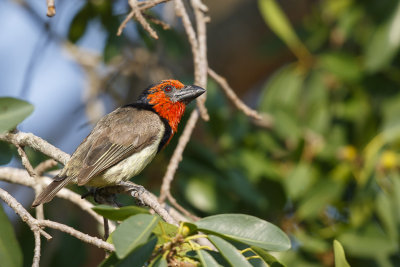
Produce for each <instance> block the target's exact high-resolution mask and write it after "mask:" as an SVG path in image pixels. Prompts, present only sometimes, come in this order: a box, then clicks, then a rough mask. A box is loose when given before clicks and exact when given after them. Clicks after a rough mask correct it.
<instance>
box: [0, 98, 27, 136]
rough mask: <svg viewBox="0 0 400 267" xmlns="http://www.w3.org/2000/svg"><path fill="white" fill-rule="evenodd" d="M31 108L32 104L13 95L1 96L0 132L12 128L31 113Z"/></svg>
mask: <svg viewBox="0 0 400 267" xmlns="http://www.w3.org/2000/svg"><path fill="white" fill-rule="evenodd" d="M33 109H34V108H33V105H31V104H30V103H28V102H26V101H23V100H20V99H17V98H13V97H1V98H0V133H4V132H7V131H9V130H12V129H14V128H15V127H16V126H17V125H18V124H19V123H20V122H22V121H23V120H24V119H25V118H26V117H28V116H29V115H30V114H31V113H32V111H33Z"/></svg>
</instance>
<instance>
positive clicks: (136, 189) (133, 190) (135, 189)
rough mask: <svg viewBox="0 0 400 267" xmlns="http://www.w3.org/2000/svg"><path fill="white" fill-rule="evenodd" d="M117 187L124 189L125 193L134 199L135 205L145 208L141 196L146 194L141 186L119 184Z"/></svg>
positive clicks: (127, 183)
mask: <svg viewBox="0 0 400 267" xmlns="http://www.w3.org/2000/svg"><path fill="white" fill-rule="evenodd" d="M118 185H119V186H122V187H124V188H125V192H128V193H129V194H130V195H131V196H132V197H133V198H135V199H136V204H137V205H138V206H146V203H145V202H144V201H143V198H142V195H143V194H144V193H145V192H146V189H145V188H144V187H143V186H141V185H137V184H134V183H131V182H120V183H119V184H118Z"/></svg>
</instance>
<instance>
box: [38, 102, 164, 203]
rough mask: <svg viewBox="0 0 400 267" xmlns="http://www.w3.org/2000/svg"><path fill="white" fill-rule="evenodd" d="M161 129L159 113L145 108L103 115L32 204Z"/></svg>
mask: <svg viewBox="0 0 400 267" xmlns="http://www.w3.org/2000/svg"><path fill="white" fill-rule="evenodd" d="M112 114H114V115H117V116H111V115H112ZM164 129H165V128H164V125H163V123H162V121H161V120H160V118H159V117H158V115H157V114H155V113H153V112H151V111H147V110H139V109H136V108H134V107H125V108H119V109H117V110H115V111H114V112H112V113H110V114H108V115H106V116H105V117H103V118H102V119H101V120H100V121H99V122H98V123H97V124H96V126H95V128H94V129H93V131H92V132H91V133H90V134H89V135H88V136H87V137H86V138H85V140H83V141H82V143H81V144H80V145H79V147H78V148H77V149H76V150H75V152H74V154H73V155H72V156H71V159H70V160H69V161H68V163H67V165H66V166H65V167H64V169H63V170H62V171H61V172H60V174H59V175H57V176H56V177H54V180H53V182H52V183H51V184H49V185H48V186H47V187H46V188H45V189H44V190H43V191H42V193H41V194H40V195H39V196H38V197H37V198H36V199H35V201H34V202H33V204H32V206H33V207H36V206H38V205H40V204H42V203H46V202H49V201H51V200H52V199H53V197H54V196H55V195H56V194H57V192H58V191H60V190H61V189H62V188H63V187H64V186H66V185H67V184H68V183H70V182H71V181H73V180H74V179H75V178H77V179H78V184H79V185H83V184H85V183H87V182H88V181H89V180H90V179H91V178H93V177H95V176H96V175H98V174H99V173H101V172H102V171H104V170H106V169H107V168H110V167H111V166H113V165H115V164H117V163H118V162H120V161H121V160H123V159H125V158H127V157H128V156H130V155H132V154H133V153H135V152H138V151H140V150H141V149H143V148H145V147H146V146H148V145H150V144H152V143H153V142H155V141H157V138H159V136H160V134H162V132H161V131H164Z"/></svg>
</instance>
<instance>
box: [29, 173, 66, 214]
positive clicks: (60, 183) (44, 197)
mask: <svg viewBox="0 0 400 267" xmlns="http://www.w3.org/2000/svg"><path fill="white" fill-rule="evenodd" d="M72 179H73V176H71V177H67V176H63V177H60V176H58V175H57V176H55V177H54V180H53V182H51V184H49V185H48V186H47V187H46V188H45V189H44V190H43V191H42V193H40V195H39V196H37V197H36V199H35V201H33V203H32V207H36V206H38V205H40V204H43V203H47V202H49V201H51V200H52V199H53V198H54V196H55V195H56V194H57V192H58V191H60V190H61V189H62V188H63V187H64V186H66V185H67V184H68V183H69V182H71V180H72Z"/></svg>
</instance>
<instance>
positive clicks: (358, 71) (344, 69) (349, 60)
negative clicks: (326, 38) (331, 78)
mask: <svg viewBox="0 0 400 267" xmlns="http://www.w3.org/2000/svg"><path fill="white" fill-rule="evenodd" d="M318 65H319V66H320V67H321V68H323V69H324V70H326V71H328V72H330V73H333V74H334V75H336V76H337V77H338V78H339V79H341V80H345V81H350V82H357V81H358V80H360V79H361V76H362V68H361V65H360V64H359V62H358V60H357V59H356V58H355V57H354V56H353V55H351V54H345V53H338V52H336V53H325V54H322V55H320V56H319V60H318Z"/></svg>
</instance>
